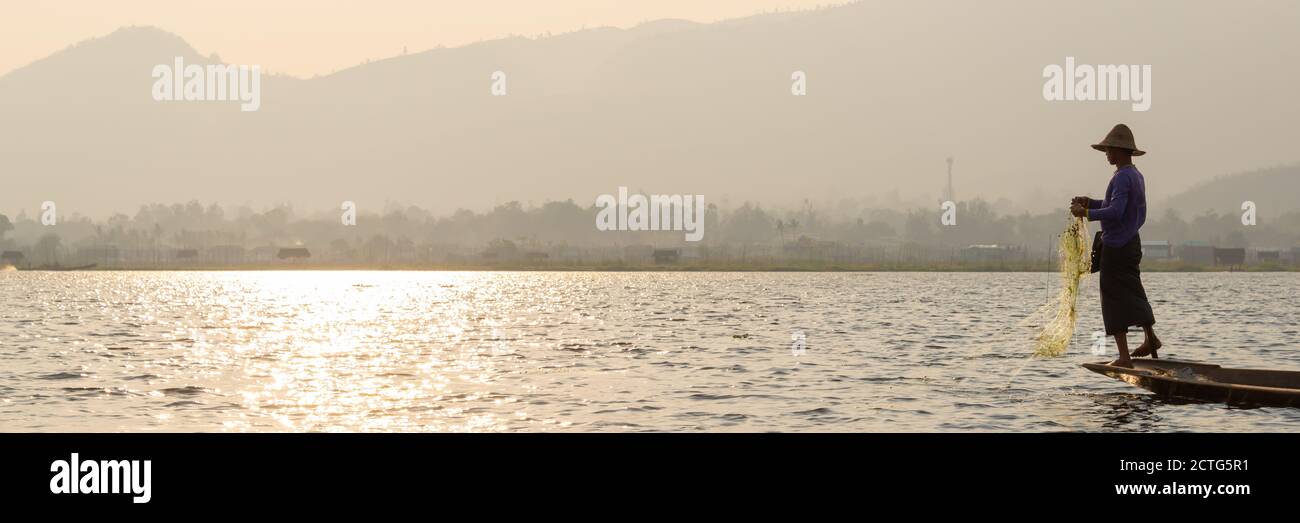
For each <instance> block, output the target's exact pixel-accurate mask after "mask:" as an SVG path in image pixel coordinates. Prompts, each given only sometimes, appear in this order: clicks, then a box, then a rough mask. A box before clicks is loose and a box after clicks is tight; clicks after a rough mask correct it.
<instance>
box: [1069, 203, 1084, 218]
mask: <svg viewBox="0 0 1300 523" xmlns="http://www.w3.org/2000/svg"><path fill="white" fill-rule="evenodd" d="M1070 214H1073V215H1075V216H1078V217H1080V218H1083V217H1084V216H1087V215H1088V208H1087V207H1085V206H1083V205H1079V204H1077V203H1076V204H1073V205H1071V206H1070Z"/></svg>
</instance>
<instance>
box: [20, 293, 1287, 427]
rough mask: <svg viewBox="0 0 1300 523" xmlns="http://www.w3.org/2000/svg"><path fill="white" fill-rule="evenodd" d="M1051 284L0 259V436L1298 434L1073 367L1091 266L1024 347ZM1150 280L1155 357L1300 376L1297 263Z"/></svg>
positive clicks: (1270, 421)
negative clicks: (182, 267) (64, 266)
mask: <svg viewBox="0 0 1300 523" xmlns="http://www.w3.org/2000/svg"><path fill="white" fill-rule="evenodd" d="M1055 278H1056V275H1054V274H1047V273H993V274H983V273H635V272H626V273H587V272H574V273H541V272H65V273H41V272H4V273H0V430H3V431H132V432H135V431H958V432H960V431H1016V432H1021V431H1160V432H1165V431H1283V432H1289V431H1294V430H1297V429H1300V409H1280V408H1255V409H1242V408H1231V407H1226V406H1223V405H1218V404H1194V403H1186V402H1171V401H1164V400H1160V399H1157V398H1155V397H1153V396H1151V395H1149V394H1148V393H1147V392H1145V391H1142V390H1140V389H1137V388H1134V387H1131V386H1129V385H1126V384H1123V383H1120V382H1118V381H1114V380H1111V379H1108V378H1105V377H1103V376H1100V375H1097V374H1093V373H1091V372H1089V371H1087V370H1084V369H1083V368H1081V367H1079V364H1080V363H1082V362H1086V361H1098V360H1103V359H1107V360H1108V359H1111V358H1113V350H1114V349H1113V343H1112V344H1111V348H1110V349H1109V352H1108V353H1107V354H1106V356H1094V355H1093V354H1092V353H1091V347H1090V345H1091V342H1092V332H1093V331H1096V330H1098V329H1100V328H1101V316H1100V311H1099V309H1098V305H1097V290H1096V286H1097V281H1096V276H1095V275H1093V276H1089V277H1088V278H1087V279H1086V280H1085V282H1084V284H1083V287H1084V292H1083V293H1082V295H1081V297H1080V309H1081V310H1080V317H1081V321H1080V324H1079V328H1078V329H1077V331H1076V339H1075V342H1074V344H1073V346H1072V347H1071V349H1070V351H1069V352H1068V353H1067V354H1066V355H1065V356H1064V357H1061V358H1054V359H1030V358H1029V357H1028V355H1029V354H1030V352H1031V351H1032V344H1031V343H1030V341H1029V340H1030V338H1031V337H1032V335H1033V333H1034V329H1033V326H1032V325H1026V324H1024V319H1025V318H1026V316H1027V315H1029V314H1030V313H1032V312H1033V311H1034V310H1036V309H1038V308H1039V307H1041V306H1042V305H1043V304H1045V303H1046V302H1047V300H1048V296H1049V293H1050V292H1051V290H1052V289H1049V284H1052V283H1055ZM1144 279H1145V281H1146V283H1147V289H1148V293H1149V294H1150V295H1151V297H1152V299H1153V303H1152V304H1153V306H1154V308H1155V312H1156V318H1157V322H1158V324H1157V333H1159V334H1160V335H1161V338H1162V340H1163V341H1164V343H1165V348H1164V349H1162V351H1161V356H1162V357H1164V358H1179V359H1191V360H1199V361H1209V362H1214V363H1220V364H1223V365H1225V366H1234V367H1256V368H1278V369H1292V370H1300V350H1297V348H1300V326H1298V325H1300V275H1298V274H1285V273H1272V274H1243V273H1202V274H1194V273H1181V274H1148V275H1145V277H1144ZM796 339H798V340H801V341H802V342H803V345H799V344H798V342H796ZM1132 340H1133V344H1134V346H1136V344H1137V343H1138V342H1139V340H1140V334H1137V333H1135V334H1134V335H1133V337H1132Z"/></svg>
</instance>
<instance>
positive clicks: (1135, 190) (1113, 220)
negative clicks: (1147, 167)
mask: <svg viewBox="0 0 1300 523" xmlns="http://www.w3.org/2000/svg"><path fill="white" fill-rule="evenodd" d="M1088 220H1089V221H1100V222H1101V241H1102V243H1105V244H1106V245H1109V246H1111V247H1123V246H1124V244H1126V243H1128V242H1129V240H1132V239H1133V237H1134V236H1136V235H1137V233H1138V229H1140V228H1142V224H1144V223H1146V221H1147V184H1146V180H1144V179H1143V178H1142V173H1141V172H1138V170H1137V167H1134V166H1132V165H1126V166H1124V167H1121V168H1120V169H1119V170H1118V171H1115V175H1114V176H1112V177H1111V178H1110V185H1109V186H1107V187H1106V199H1104V200H1100V201H1098V200H1091V201H1089V202H1088Z"/></svg>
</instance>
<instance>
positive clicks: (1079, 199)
mask: <svg viewBox="0 0 1300 523" xmlns="http://www.w3.org/2000/svg"><path fill="white" fill-rule="evenodd" d="M1090 203H1092V198H1089V197H1087V196H1075V197H1074V198H1072V199H1070V205H1076V204H1078V205H1082V206H1084V207H1087V206H1088V204H1090Z"/></svg>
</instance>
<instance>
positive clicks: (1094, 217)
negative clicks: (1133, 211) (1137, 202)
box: [1087, 174, 1133, 222]
mask: <svg viewBox="0 0 1300 523" xmlns="http://www.w3.org/2000/svg"><path fill="white" fill-rule="evenodd" d="M1120 176H1123V177H1124V179H1122V180H1116V181H1115V192H1114V193H1112V194H1111V195H1110V205H1107V206H1105V207H1097V208H1092V207H1089V209H1088V213H1087V216H1088V221H1094V222H1095V221H1099V220H1118V219H1120V217H1121V216H1124V209H1125V208H1127V207H1128V197H1129V192H1130V191H1131V190H1132V188H1133V180H1132V179H1130V178H1129V176H1128V175H1127V174H1121V175H1120Z"/></svg>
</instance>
